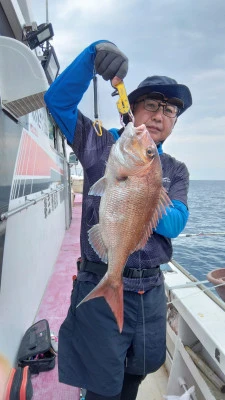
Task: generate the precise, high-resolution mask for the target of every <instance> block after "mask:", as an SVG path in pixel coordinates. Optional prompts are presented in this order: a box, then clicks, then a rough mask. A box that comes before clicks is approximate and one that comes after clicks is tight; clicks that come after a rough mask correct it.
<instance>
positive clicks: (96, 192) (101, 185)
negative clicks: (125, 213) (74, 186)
mask: <svg viewBox="0 0 225 400" xmlns="http://www.w3.org/2000/svg"><path fill="white" fill-rule="evenodd" d="M105 188H106V178H105V176H103V177H102V178H100V179H99V180H98V181H97V182H95V183H94V185H92V186H91V188H90V190H89V192H88V194H90V195H92V196H103V194H104V192H105Z"/></svg>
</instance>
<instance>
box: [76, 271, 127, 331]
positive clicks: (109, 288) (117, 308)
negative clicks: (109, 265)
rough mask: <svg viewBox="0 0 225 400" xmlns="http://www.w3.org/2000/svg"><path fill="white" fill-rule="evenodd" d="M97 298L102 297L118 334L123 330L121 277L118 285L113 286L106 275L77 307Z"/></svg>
mask: <svg viewBox="0 0 225 400" xmlns="http://www.w3.org/2000/svg"><path fill="white" fill-rule="evenodd" d="M97 297H104V298H105V300H106V301H107V303H108V305H109V307H110V308H111V310H112V312H113V314H114V316H115V318H116V322H117V325H118V328H119V331H120V333H121V332H122V330H123V281H122V277H121V280H120V282H119V284H116V285H113V284H112V280H111V279H110V278H109V275H108V273H106V274H105V276H104V277H103V278H102V280H101V281H100V282H99V284H98V285H97V286H96V287H95V288H94V289H93V290H92V291H91V292H90V293H89V294H88V295H87V296H86V297H85V298H84V299H83V300H82V301H81V302H80V303H79V304H78V305H77V307H79V306H80V305H81V304H82V303H84V302H86V301H88V300H91V299H95V298H97Z"/></svg>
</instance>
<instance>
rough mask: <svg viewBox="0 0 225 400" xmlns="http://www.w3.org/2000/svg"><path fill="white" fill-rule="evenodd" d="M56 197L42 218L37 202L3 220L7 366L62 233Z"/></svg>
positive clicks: (2, 337) (0, 305)
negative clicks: (53, 203) (48, 211)
mask: <svg viewBox="0 0 225 400" xmlns="http://www.w3.org/2000/svg"><path fill="white" fill-rule="evenodd" d="M59 198H60V194H59V193H58V206H57V207H56V209H55V210H54V211H52V212H51V213H50V214H49V215H48V217H47V218H46V219H45V218H44V202H43V201H40V202H39V203H37V204H36V205H34V206H31V207H29V208H28V209H26V210H23V211H21V212H19V213H17V214H15V215H13V216H11V217H9V219H8V221H7V228H6V239H5V248H4V258H3V271H2V284H1V291H0V316H1V323H0V325H1V330H0V344H1V349H2V350H3V352H4V355H5V356H6V357H7V358H8V360H9V361H10V362H11V363H14V362H15V357H16V354H17V351H18V347H19V344H20V341H21V338H22V336H23V335H24V333H25V331H26V329H27V328H29V326H30V325H31V324H32V323H33V321H34V318H35V315H36V312H37V310H38V307H39V304H40V301H41V299H42V296H43V294H44V290H45V288H46V285H47V283H48V280H49V278H50V276H51V273H52V271H53V266H54V264H55V261H56V259H57V255H58V252H59V250H60V247H61V243H62V240H63V237H64V234H65V203H64V201H63V202H62V203H60V200H59ZM15 243H16V246H14V244H15ZM56 301H57V299H56Z"/></svg>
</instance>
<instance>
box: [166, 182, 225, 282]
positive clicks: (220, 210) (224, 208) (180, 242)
mask: <svg viewBox="0 0 225 400" xmlns="http://www.w3.org/2000/svg"><path fill="white" fill-rule="evenodd" d="M188 206H189V211H190V216H189V220H188V222H187V225H186V227H185V229H184V231H183V232H182V233H186V234H193V233H194V234H195V233H200V232H203V233H205V234H206V233H207V232H208V233H210V232H218V233H219V232H224V233H225V181H191V182H190V188H189V195H188ZM173 249H174V252H173V259H174V260H176V261H177V262H178V263H179V264H181V265H182V266H183V267H184V268H185V269H186V270H188V272H189V273H191V274H192V275H194V276H195V277H196V278H197V279H199V280H205V279H207V277H206V275H207V273H208V272H209V271H212V270H213V269H216V268H225V235H224V236H219V235H216V236H213V235H211V236H210V235H208V236H207V235H204V236H192V237H178V238H176V239H173Z"/></svg>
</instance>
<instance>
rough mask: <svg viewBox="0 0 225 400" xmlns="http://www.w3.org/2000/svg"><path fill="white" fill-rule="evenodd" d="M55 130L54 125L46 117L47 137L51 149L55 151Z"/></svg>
mask: <svg viewBox="0 0 225 400" xmlns="http://www.w3.org/2000/svg"><path fill="white" fill-rule="evenodd" d="M55 130H56V128H55V124H54V123H53V121H52V120H51V118H50V117H49V116H48V137H49V141H50V145H51V147H53V149H56V133H55Z"/></svg>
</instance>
